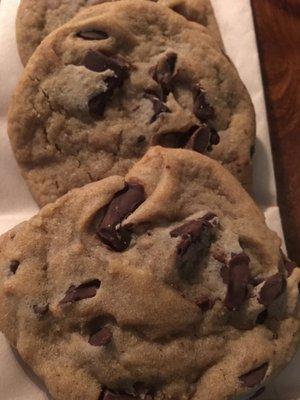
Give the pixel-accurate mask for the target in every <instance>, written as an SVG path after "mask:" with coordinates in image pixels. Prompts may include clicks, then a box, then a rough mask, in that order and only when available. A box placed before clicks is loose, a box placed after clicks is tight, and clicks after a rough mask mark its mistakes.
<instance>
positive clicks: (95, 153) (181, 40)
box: [8, 0, 254, 205]
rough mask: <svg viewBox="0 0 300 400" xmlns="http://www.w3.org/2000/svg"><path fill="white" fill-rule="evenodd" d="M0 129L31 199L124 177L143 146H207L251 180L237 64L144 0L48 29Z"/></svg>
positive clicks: (247, 108) (91, 11)
mask: <svg viewBox="0 0 300 400" xmlns="http://www.w3.org/2000/svg"><path fill="white" fill-rule="evenodd" d="M8 130H9V136H10V139H11V143H12V147H13V150H14V153H15V156H16V159H17V161H18V163H19V165H20V168H21V171H22V173H23V176H24V177H25V179H26V181H27V183H28V185H29V187H30V190H31V192H32V193H33V196H34V197H35V199H36V200H37V202H38V203H39V204H40V205H45V204H46V203H49V202H51V201H54V200H55V199H56V198H58V197H59V196H61V195H63V194H65V193H66V192H67V191H68V190H70V189H72V188H74V187H79V186H82V185H84V184H86V183H90V182H91V181H97V180H99V179H102V178H103V177H106V176H109V175H113V174H118V175H125V174H126V172H127V171H128V169H129V168H130V167H131V166H132V165H133V164H134V162H135V161H137V160H139V159H140V158H141V156H142V155H143V154H144V153H145V152H146V150H147V149H148V147H149V146H150V145H162V146H165V147H176V148H177V147H180V148H188V149H190V150H194V151H197V152H200V153H205V154H207V155H209V156H210V157H212V158H214V159H216V160H218V161H219V162H221V163H222V164H223V165H224V166H226V167H227V168H228V169H229V170H230V171H231V172H232V173H233V174H234V175H235V176H236V177H237V178H238V179H239V180H240V181H241V182H242V184H244V185H245V186H246V185H248V184H249V182H250V176H251V157H250V149H251V147H252V145H253V141H254V113H253V108H252V104H251V101H250V99H249V95H248V93H247V91H246V89H245V88H244V86H243V84H242V82H241V81H240V78H239V76H238V74H237V72H236V70H235V69H234V67H233V66H232V64H231V63H230V62H229V61H228V59H227V58H226V57H225V56H224V54H223V53H222V52H221V51H220V49H219V46H218V44H217V43H216V41H215V40H214V39H213V38H212V37H211V36H210V35H208V34H207V30H206V29H205V28H204V27H201V26H200V25H199V24H195V23H192V22H189V21H187V20H186V19H185V18H184V17H182V16H180V15H179V14H177V13H175V12H173V11H171V10H170V9H168V8H166V7H163V6H160V5H158V4H157V3H153V2H150V1H143V0H140V1H132V0H127V1H126V0H124V1H117V2H112V3H103V4H101V5H98V6H94V7H93V8H88V9H86V10H85V11H83V12H82V13H81V14H80V15H78V16H77V17H75V18H74V19H73V20H72V21H71V22H69V23H68V24H66V25H64V26H63V27H62V28H60V29H58V30H56V31H55V32H53V33H52V34H50V35H49V36H48V37H47V38H46V39H45V40H44V41H43V43H42V44H41V45H40V46H39V48H38V49H37V51H36V52H35V54H34V56H33V57H32V58H31V60H30V62H29V63H28V64H27V67H26V69H25V72H24V74H23V76H22V78H21V81H20V83H19V85H18V87H17V89H16V92H15V95H14V98H13V101H12V104H11V107H10V115H9V128H8Z"/></svg>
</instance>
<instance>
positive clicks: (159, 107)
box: [144, 93, 170, 124]
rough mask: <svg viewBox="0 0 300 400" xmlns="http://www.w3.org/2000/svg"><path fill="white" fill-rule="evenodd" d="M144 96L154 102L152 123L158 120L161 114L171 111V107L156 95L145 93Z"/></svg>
mask: <svg viewBox="0 0 300 400" xmlns="http://www.w3.org/2000/svg"><path fill="white" fill-rule="evenodd" d="M144 97H145V98H146V99H148V100H150V101H151V102H152V105H153V111H154V114H153V115H152V117H151V118H150V124H152V123H153V122H154V121H156V120H157V118H158V117H159V115H160V114H162V113H169V112H170V109H169V108H168V107H167V106H166V105H165V104H164V103H163V102H162V101H161V100H160V99H159V98H158V97H156V96H154V95H153V94H150V93H145V95H144Z"/></svg>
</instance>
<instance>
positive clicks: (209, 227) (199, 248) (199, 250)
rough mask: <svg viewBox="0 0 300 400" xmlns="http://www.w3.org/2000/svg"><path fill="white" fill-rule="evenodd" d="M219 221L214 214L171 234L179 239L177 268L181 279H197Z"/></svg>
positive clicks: (194, 221) (193, 221) (182, 226)
mask: <svg viewBox="0 0 300 400" xmlns="http://www.w3.org/2000/svg"><path fill="white" fill-rule="evenodd" d="M217 224H218V219H217V218H216V216H215V215H214V214H212V213H209V214H207V215H206V216H204V217H203V218H200V219H197V220H192V221H188V222H187V223H185V224H184V225H181V226H179V227H178V228H176V229H174V230H172V231H171V232H170V235H171V237H174V238H177V237H178V238H179V240H177V245H176V266H177V268H178V273H179V275H180V278H181V279H184V280H191V279H194V278H196V275H197V274H198V272H199V269H200V267H201V263H202V261H203V259H204V258H205V257H206V255H207V252H208V250H209V248H210V246H211V244H212V242H213V240H214V237H215V227H216V226H217Z"/></svg>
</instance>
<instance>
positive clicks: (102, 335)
mask: <svg viewBox="0 0 300 400" xmlns="http://www.w3.org/2000/svg"><path fill="white" fill-rule="evenodd" d="M111 340H112V333H111V331H110V330H109V329H108V328H105V327H104V328H102V329H100V330H99V331H98V332H95V333H93V334H92V335H91V336H90V339H89V344H91V345H92V346H99V347H100V346H106V345H108V344H109V343H110V342H111Z"/></svg>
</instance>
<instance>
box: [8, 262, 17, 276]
mask: <svg viewBox="0 0 300 400" xmlns="http://www.w3.org/2000/svg"><path fill="white" fill-rule="evenodd" d="M19 265H20V261H17V260H12V261H11V262H10V264H9V269H10V271H11V272H12V273H13V274H15V273H16V272H17V269H18V268H19Z"/></svg>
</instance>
